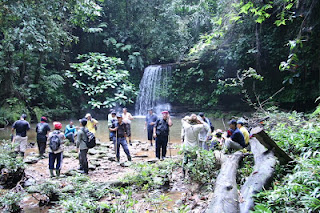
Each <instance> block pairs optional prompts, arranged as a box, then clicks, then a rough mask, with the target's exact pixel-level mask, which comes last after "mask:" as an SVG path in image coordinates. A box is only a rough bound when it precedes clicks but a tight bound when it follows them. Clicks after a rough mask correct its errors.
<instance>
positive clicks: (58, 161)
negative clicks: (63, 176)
mask: <svg viewBox="0 0 320 213" xmlns="http://www.w3.org/2000/svg"><path fill="white" fill-rule="evenodd" d="M62 160H63V152H59V153H56V154H55V153H53V152H50V153H49V169H58V170H60V169H61V166H62ZM55 162H56V166H54V163H55Z"/></svg>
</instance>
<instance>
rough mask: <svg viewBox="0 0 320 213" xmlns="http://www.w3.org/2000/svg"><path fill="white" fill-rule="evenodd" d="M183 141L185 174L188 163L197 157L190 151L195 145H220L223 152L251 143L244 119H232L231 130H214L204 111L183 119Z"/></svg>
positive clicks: (207, 147)
mask: <svg viewBox="0 0 320 213" xmlns="http://www.w3.org/2000/svg"><path fill="white" fill-rule="evenodd" d="M181 122H182V130H181V141H182V143H183V149H184V159H183V176H184V177H185V174H186V165H187V164H188V162H189V161H190V160H191V161H192V160H194V159H195V158H196V156H195V155H193V154H192V152H191V151H190V150H191V149H193V148H195V147H200V148H202V149H206V150H212V149H215V148H217V146H219V147H220V148H221V149H222V151H223V152H228V151H230V150H240V149H244V148H246V147H247V146H248V145H249V139H250V136H249V132H248V130H247V129H246V127H245V126H244V121H243V120H238V121H236V120H234V119H232V120H230V121H229V123H228V124H229V130H228V131H227V132H226V133H223V131H222V130H221V129H218V130H216V131H214V127H213V126H212V123H211V122H210V120H209V119H208V118H205V116H204V113H199V115H198V116H197V115H196V114H191V115H190V116H186V117H184V118H183V119H182V120H181Z"/></svg>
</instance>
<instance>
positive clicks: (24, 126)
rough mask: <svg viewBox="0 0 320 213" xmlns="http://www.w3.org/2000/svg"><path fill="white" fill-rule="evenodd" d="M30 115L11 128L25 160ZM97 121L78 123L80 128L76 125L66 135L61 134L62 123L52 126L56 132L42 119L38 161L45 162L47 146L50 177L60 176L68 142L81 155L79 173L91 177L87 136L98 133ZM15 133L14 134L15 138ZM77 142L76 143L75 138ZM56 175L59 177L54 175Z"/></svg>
mask: <svg viewBox="0 0 320 213" xmlns="http://www.w3.org/2000/svg"><path fill="white" fill-rule="evenodd" d="M26 118H27V115H26V114H22V115H21V117H20V119H19V120H18V121H16V122H15V123H14V124H13V126H12V144H14V146H15V149H14V151H15V153H16V154H17V155H20V156H21V157H24V155H25V152H26V149H27V141H28V136H27V131H28V130H30V124H29V122H28V121H26ZM97 124H98V121H97V120H95V119H94V118H92V116H91V114H89V113H88V114H86V116H85V117H84V118H82V119H80V120H79V126H77V127H76V126H74V124H73V122H72V121H70V123H69V124H68V125H67V126H66V128H65V131H64V132H63V131H62V124H61V123H60V122H53V128H54V129H53V130H52V131H51V128H50V126H49V124H48V120H47V118H46V117H41V119H40V123H38V124H37V126H36V133H37V137H36V138H37V144H38V149H39V158H41V159H43V158H44V153H45V150H46V147H47V145H48V153H49V156H48V157H49V171H50V176H51V177H54V176H58V177H59V176H60V171H61V166H62V160H63V149H64V145H63V144H64V142H65V140H64V139H65V138H67V139H68V140H69V141H70V142H72V143H74V144H75V145H76V148H77V152H78V154H79V164H80V168H79V172H80V173H84V174H88V159H87V153H88V146H87V143H88V132H91V133H92V134H94V133H95V131H96V129H97ZM14 133H15V134H14ZM76 136H77V139H76V141H75V137H76ZM54 171H56V174H54Z"/></svg>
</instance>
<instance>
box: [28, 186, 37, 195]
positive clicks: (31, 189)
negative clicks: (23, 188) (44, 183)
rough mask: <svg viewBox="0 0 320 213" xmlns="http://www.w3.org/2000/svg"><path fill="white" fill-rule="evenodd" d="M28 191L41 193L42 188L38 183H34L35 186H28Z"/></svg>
mask: <svg viewBox="0 0 320 213" xmlns="http://www.w3.org/2000/svg"><path fill="white" fill-rule="evenodd" d="M27 192H28V193H30V194H33V193H40V190H39V188H38V187H37V186H36V185H33V186H30V187H28V188H27Z"/></svg>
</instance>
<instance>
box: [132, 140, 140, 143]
mask: <svg viewBox="0 0 320 213" xmlns="http://www.w3.org/2000/svg"><path fill="white" fill-rule="evenodd" d="M132 143H138V144H139V143H141V141H139V140H132Z"/></svg>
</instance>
